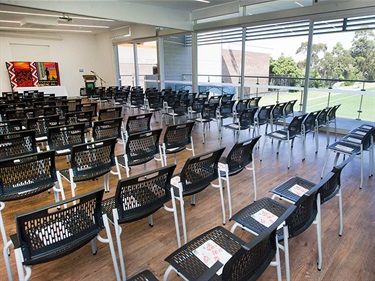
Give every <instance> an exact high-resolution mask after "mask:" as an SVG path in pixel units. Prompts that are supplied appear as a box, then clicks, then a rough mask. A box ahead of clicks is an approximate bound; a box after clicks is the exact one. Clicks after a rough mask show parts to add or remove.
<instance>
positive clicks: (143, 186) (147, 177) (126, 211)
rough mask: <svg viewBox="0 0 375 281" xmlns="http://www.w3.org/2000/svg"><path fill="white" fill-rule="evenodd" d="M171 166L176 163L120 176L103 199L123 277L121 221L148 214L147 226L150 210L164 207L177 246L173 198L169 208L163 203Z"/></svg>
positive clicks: (168, 196)
mask: <svg viewBox="0 0 375 281" xmlns="http://www.w3.org/2000/svg"><path fill="white" fill-rule="evenodd" d="M175 167H176V165H171V166H167V167H164V168H160V169H156V170H152V171H149V172H147V173H142V174H138V175H136V176H132V177H130V178H127V179H124V180H120V181H119V182H118V184H117V189H116V194H115V196H113V197H110V198H108V199H105V200H103V203H102V209H103V212H104V213H105V214H106V215H107V216H108V218H109V220H110V221H111V222H112V223H113V225H114V228H115V233H116V241H117V249H118V254H119V259H120V268H121V273H122V278H123V280H126V273H125V264H124V255H123V251H122V243H121V237H120V236H121V233H122V228H121V226H120V225H121V224H125V223H129V222H133V221H137V220H141V219H143V218H146V217H148V219H149V224H150V226H153V219H152V214H153V213H155V212H156V211H158V210H159V209H160V208H164V210H166V211H168V212H173V216H174V221H175V228H176V235H177V242H178V246H179V247H180V246H181V242H180V232H179V227H178V219H177V209H176V205H175V204H174V202H173V201H172V203H173V206H172V207H171V208H170V207H167V206H166V205H165V204H166V203H168V202H169V201H171V198H172V196H173V189H171V185H170V180H171V178H172V174H173V171H174V169H175Z"/></svg>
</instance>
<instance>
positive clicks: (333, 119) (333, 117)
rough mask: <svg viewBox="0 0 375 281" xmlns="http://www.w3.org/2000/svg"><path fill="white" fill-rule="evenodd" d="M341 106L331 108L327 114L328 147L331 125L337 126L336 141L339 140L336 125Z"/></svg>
mask: <svg viewBox="0 0 375 281" xmlns="http://www.w3.org/2000/svg"><path fill="white" fill-rule="evenodd" d="M340 106H341V104H337V105H334V106H332V107H331V109H330V110H329V111H328V114H327V128H326V129H327V146H328V145H329V124H331V123H334V124H335V141H336V140H337V125H336V112H337V110H338V109H339V107H340Z"/></svg>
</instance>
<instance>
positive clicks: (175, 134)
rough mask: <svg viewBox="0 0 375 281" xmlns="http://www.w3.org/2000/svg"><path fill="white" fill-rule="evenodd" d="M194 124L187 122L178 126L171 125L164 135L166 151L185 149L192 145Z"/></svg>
mask: <svg viewBox="0 0 375 281" xmlns="http://www.w3.org/2000/svg"><path fill="white" fill-rule="evenodd" d="M193 126H194V122H187V123H182V124H177V125H169V126H167V129H166V130H165V133H164V140H163V143H164V145H165V148H166V149H174V148H176V149H178V148H181V149H182V148H184V147H186V146H187V145H188V144H191V138H192V137H191V132H192V130H193Z"/></svg>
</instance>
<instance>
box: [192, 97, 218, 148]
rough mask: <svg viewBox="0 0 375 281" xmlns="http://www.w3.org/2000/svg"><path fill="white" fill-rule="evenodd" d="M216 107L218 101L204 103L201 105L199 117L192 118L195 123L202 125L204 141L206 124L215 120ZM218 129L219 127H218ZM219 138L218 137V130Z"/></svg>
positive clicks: (203, 139)
mask: <svg viewBox="0 0 375 281" xmlns="http://www.w3.org/2000/svg"><path fill="white" fill-rule="evenodd" d="M217 107H218V103H216V102H215V103H206V104H204V105H203V107H202V111H201V114H200V116H199V117H197V118H194V119H192V120H194V121H195V122H196V123H199V124H201V125H202V141H203V143H204V142H205V139H206V126H207V124H210V122H212V121H215V120H216V110H217ZM218 131H219V127H218ZM219 138H220V132H219Z"/></svg>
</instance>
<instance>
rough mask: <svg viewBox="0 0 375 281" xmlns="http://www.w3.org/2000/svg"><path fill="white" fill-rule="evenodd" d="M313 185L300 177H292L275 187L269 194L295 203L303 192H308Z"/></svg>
mask: <svg viewBox="0 0 375 281" xmlns="http://www.w3.org/2000/svg"><path fill="white" fill-rule="evenodd" d="M313 186H315V184H314V183H312V182H310V181H308V180H305V179H303V178H300V177H292V178H290V179H288V180H286V181H284V182H283V183H281V184H279V185H277V186H275V187H274V188H273V189H271V190H270V192H272V193H274V194H276V195H278V196H279V197H283V198H285V199H287V200H289V201H291V202H297V201H298V199H299V198H300V197H301V196H302V195H303V192H305V191H307V190H310V189H311V188H312V187H313Z"/></svg>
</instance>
